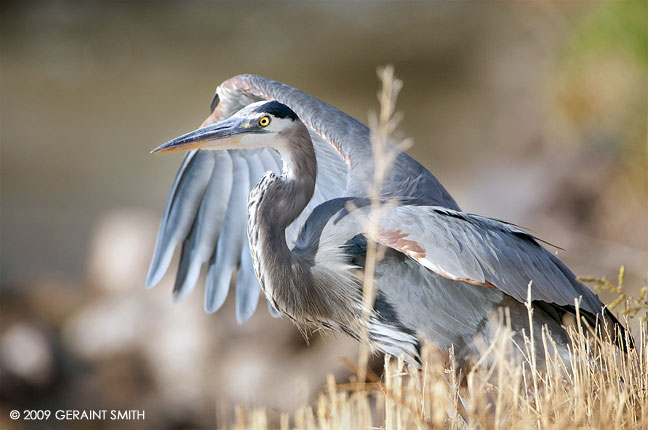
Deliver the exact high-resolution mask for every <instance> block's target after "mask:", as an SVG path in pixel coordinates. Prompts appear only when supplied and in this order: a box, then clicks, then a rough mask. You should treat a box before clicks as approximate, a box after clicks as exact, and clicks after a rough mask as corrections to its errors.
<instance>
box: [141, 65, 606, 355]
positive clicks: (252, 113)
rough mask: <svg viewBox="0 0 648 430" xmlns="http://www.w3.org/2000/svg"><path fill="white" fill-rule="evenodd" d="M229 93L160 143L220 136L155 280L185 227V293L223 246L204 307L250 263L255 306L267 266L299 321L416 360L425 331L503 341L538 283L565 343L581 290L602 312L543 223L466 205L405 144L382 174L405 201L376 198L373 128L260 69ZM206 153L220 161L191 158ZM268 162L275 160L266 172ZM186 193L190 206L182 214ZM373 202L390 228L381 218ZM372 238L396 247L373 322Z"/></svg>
mask: <svg viewBox="0 0 648 430" xmlns="http://www.w3.org/2000/svg"><path fill="white" fill-rule="evenodd" d="M232 86H235V88H236V90H234V89H232ZM237 91H238V92H237ZM234 93H236V95H233V94H234ZM218 94H219V96H220V98H221V104H218V105H217V107H216V108H215V109H214V113H213V115H212V117H210V118H208V121H206V123H205V125H206V126H205V127H204V128H201V129H199V130H197V131H195V132H191V133H188V134H186V135H184V136H181V137H180V138H178V139H174V140H172V141H170V142H168V143H167V144H165V145H162V146H161V147H160V148H158V149H157V151H161V152H164V151H170V150H182V149H184V150H186V149H195V148H207V149H213V150H218V151H198V152H196V151H194V152H192V153H190V155H189V156H188V157H187V159H186V160H185V164H184V166H183V168H181V174H180V175H179V178H178V179H176V184H175V186H174V190H173V192H172V198H171V199H170V201H169V204H168V206H167V214H166V216H165V219H164V220H163V223H162V227H161V231H160V237H159V241H158V247H157V249H156V255H155V256H154V261H153V264H152V267H151V273H150V274H149V283H154V281H155V280H156V279H159V277H160V276H161V274H160V273H163V271H164V269H166V266H165V265H168V260H169V258H170V256H169V255H170V253H169V248H170V250H171V251H172V250H173V247H172V246H170V244H173V243H174V242H178V240H179V239H178V238H181V239H182V240H184V241H185V242H184V245H183V253H182V257H181V270H180V272H179V275H178V280H179V282H177V283H176V288H175V291H176V293H177V294H178V295H183V294H186V292H187V291H188V290H189V289H191V287H193V283H195V278H196V277H197V274H196V273H197V272H196V268H197V269H198V270H199V269H200V265H201V264H202V262H204V261H207V260H210V268H209V272H208V286H207V296H206V297H207V299H206V307H207V309H208V310H215V309H217V308H218V307H219V306H220V305H221V304H222V302H223V301H224V298H225V296H226V295H227V288H226V287H227V285H226V284H229V276H230V275H231V273H232V270H233V268H234V267H236V266H238V267H239V270H238V277H237V316H239V319H240V320H241V319H244V318H245V317H248V316H249V314H251V312H250V309H251V310H252V311H253V310H254V307H255V306H256V299H257V297H258V286H257V284H256V280H257V279H258V281H259V283H260V286H261V289H262V290H263V291H264V293H265V295H266V297H267V298H268V300H269V302H270V303H271V304H272V306H273V307H274V308H275V309H277V310H279V311H280V312H281V313H283V314H285V315H287V316H288V317H290V318H291V319H293V320H294V321H295V322H296V323H297V324H299V325H300V326H308V327H313V328H330V329H335V330H339V331H343V332H345V333H348V334H349V335H351V336H353V337H355V338H357V339H359V340H361V341H365V342H368V343H370V344H371V345H372V346H374V347H376V348H378V349H381V350H383V351H384V352H386V353H390V354H395V355H398V354H404V355H405V356H406V357H407V358H408V359H409V360H410V361H416V360H418V359H419V358H420V357H419V353H420V346H421V343H422V341H423V340H424V339H428V340H430V341H431V342H432V343H433V344H435V345H436V346H437V347H438V348H439V349H441V350H444V351H447V349H448V348H449V347H450V346H454V347H455V350H456V351H458V357H459V359H460V360H462V359H463V358H465V357H467V356H468V355H470V354H472V353H474V352H475V349H476V345H475V343H474V342H475V339H478V338H479V339H483V340H485V341H486V342H488V341H489V339H490V338H491V336H492V335H493V333H494V330H495V329H496V325H495V326H494V325H493V324H494V323H493V317H494V315H497V314H498V311H499V309H501V308H503V307H506V308H508V309H509V311H510V313H511V321H510V323H511V326H512V328H513V329H514V330H517V331H518V332H519V331H521V330H522V329H525V328H526V329H527V333H528V318H527V317H526V315H527V309H526V307H525V306H524V301H525V300H526V298H527V288H528V285H529V283H531V285H532V296H531V297H532V301H533V307H534V313H535V315H534V317H535V319H534V324H537V325H538V330H536V333H539V332H540V330H539V328H540V326H542V325H546V326H548V328H549V330H550V331H551V332H552V334H553V335H554V336H557V337H558V338H559V339H561V341H560V342H559V345H564V344H565V343H566V337H565V333H564V331H563V329H562V328H561V327H560V324H561V318H562V316H563V315H564V314H565V313H566V312H567V313H569V312H572V310H573V309H572V308H571V307H572V306H573V304H574V300H575V299H580V300H581V309H582V312H584V313H585V314H586V315H589V316H591V317H593V318H595V317H596V316H597V315H602V313H603V312H604V309H603V304H602V303H601V302H600V300H599V299H598V297H596V295H594V294H593V293H592V292H591V291H590V290H588V289H587V288H586V287H585V286H584V285H582V284H580V283H579V282H578V281H577V280H576V278H575V276H574V274H573V273H572V272H571V271H569V269H568V268H567V267H566V266H565V265H564V264H562V263H561V262H560V260H558V259H557V258H556V257H555V256H554V255H552V254H551V253H549V252H548V251H547V250H546V249H544V248H543V247H542V246H541V245H540V244H539V243H538V241H537V240H536V239H535V238H534V237H532V236H531V235H529V234H527V233H525V232H523V231H521V230H519V229H517V228H516V227H514V226H511V225H509V224H506V223H503V222H500V221H496V220H492V219H488V218H484V217H479V216H475V215H470V214H466V213H463V212H460V211H459V208H458V206H457V205H456V203H455V202H454V200H453V199H452V198H451V197H450V195H449V194H448V193H447V191H446V190H445V189H444V188H443V187H442V186H441V184H440V183H439V182H438V181H437V180H436V178H434V176H432V174H430V173H429V172H428V171H427V170H426V169H425V168H423V167H422V166H421V165H420V164H419V163H417V162H416V161H415V160H413V159H412V158H410V157H409V156H407V155H406V154H404V153H400V154H399V155H398V156H397V157H396V158H395V162H394V164H393V165H392V166H391V168H390V170H389V172H388V174H387V176H386V179H385V181H384V183H383V186H382V188H381V190H380V191H381V195H382V196H384V197H385V198H387V197H388V198H390V199H392V200H394V199H395V200H396V201H397V202H398V204H396V205H393V204H390V205H384V206H381V207H380V208H379V209H378V210H376V208H373V209H372V208H371V206H370V205H369V200H368V198H367V190H366V189H364V187H365V186H366V180H367V179H368V178H371V177H372V172H373V168H374V165H375V160H374V159H373V156H372V152H371V146H370V144H369V137H368V130H367V129H366V127H364V126H363V125H362V124H360V123H358V122H357V121H355V120H353V119H352V118H350V117H348V116H347V115H345V114H343V113H342V112H339V111H337V110H336V109H334V108H332V107H330V106H328V105H325V104H323V103H322V102H319V101H318V100H316V99H313V98H312V97H310V96H307V95H305V94H303V93H301V92H299V91H297V90H294V89H292V88H290V87H287V86H285V85H283V84H279V83H276V82H273V81H268V80H265V79H264V78H260V77H254V76H243V77H237V78H233V79H232V80H230V81H227V82H225V83H224V84H223V85H222V86H221V87H220V89H219V93H218ZM253 97H256V98H274V99H277V100H280V101H281V102H282V103H279V102H277V101H271V102H264V101H261V102H253V101H254V98H253ZM241 105H242V106H241ZM240 107H242V109H241V110H240V111H236V110H237V109H236V108H240ZM291 108H292V109H291ZM214 116H218V117H220V118H214ZM218 120H220V121H218ZM268 148H270V151H269V150H268ZM205 154H210V155H209V157H211V158H207V156H206V155H205ZM211 154H221V155H220V156H212V155H211ZM222 154H225V155H222ZM277 155H279V156H280V160H278V157H277ZM279 161H281V164H282V165H283V169H282V172H281V173H280V174H279V172H278V169H277V167H278V166H279ZM199 162H201V163H205V165H206V166H208V167H209V166H211V168H212V169H215V168H216V167H219V168H220V169H222V170H218V171H217V170H212V171H209V169H208V168H203V169H199V168H196V167H195V164H194V165H193V167H192V163H196V164H197V163H199ZM205 170H206V171H207V172H206V173H205ZM264 170H270V172H267V173H265V175H263V177H261V175H262V172H263V171H264ZM273 171H274V173H273ZM210 176H211V177H210ZM187 178H188V179H187ZM196 182H199V183H200V184H203V185H202V186H201V187H199V188H201V189H202V190H201V192H196V191H195V190H194V189H192V188H191V187H190V185H191V184H192V183H193V184H195V183H196ZM256 182H258V185H256V186H255V187H254V189H253V190H252V191H251V192H250V194H249V200H248V204H247V212H248V213H247V236H248V238H249V242H248V241H247V240H245V236H244V235H245V230H244V227H242V226H241V224H242V223H243V222H244V219H245V213H244V208H245V200H244V199H243V198H242V197H241V196H243V197H246V194H247V190H249V187H250V186H252V185H253V184H254V183H256ZM223 183H224V184H223ZM212 192H213V193H214V194H212ZM217 193H221V194H225V196H224V197H225V198H223V197H222V196H221V203H220V204H214V199H215V198H216V197H215V196H216V194H217ZM197 196H198V197H197ZM210 199H211V200H210ZM188 202H190V203H188ZM174 206H175V207H174ZM187 206H189V207H190V208H191V209H190V210H189V211H188V212H189V213H190V215H189V216H186V215H185V216H184V218H183V216H182V215H183V214H182V213H181V212H182V210H181V209H185V211H186V207H187ZM178 208H180V209H178ZM174 209H175V210H176V211H175V212H174ZM372 217H373V218H374V219H375V220H376V222H377V229H375V230H368V229H367V228H366V226H367V220H368V219H369V218H372ZM178 225H180V226H181V228H179V227H178ZM372 232H373V233H372ZM368 240H373V241H376V242H377V243H378V244H380V246H382V247H383V248H384V251H385V252H384V258H382V259H380V260H379V261H378V262H377V264H376V268H375V287H376V301H375V305H374V307H373V309H371V310H370V317H369V319H368V323H367V322H366V321H365V320H364V319H363V318H362V313H363V310H364V308H363V304H362V295H363V291H362V288H363V287H362V278H361V275H360V274H359V273H361V271H362V269H363V268H364V266H365V256H366V250H367V241H368ZM167 257H168V258H167ZM161 267H162V269H160V268H161ZM252 270H254V273H255V274H256V276H254V275H253V274H251V271H252ZM255 288H256V289H255ZM607 318H611V321H613V322H616V320H614V317H613V316H611V315H609V314H608V316H607ZM366 324H368V327H363V326H364V325H366ZM495 324H496V323H495ZM364 328H368V336H369V337H368V338H365V337H363V333H364Z"/></svg>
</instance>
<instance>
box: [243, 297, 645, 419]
mask: <svg viewBox="0 0 648 430" xmlns="http://www.w3.org/2000/svg"><path fill="white" fill-rule="evenodd" d="M642 312H644V313H645V312H646V308H645V307H644V308H643V309H642ZM569 334H570V339H571V341H570V351H571V356H570V357H569V359H568V361H563V360H562V359H561V358H559V357H557V356H555V355H552V353H551V352H550V351H553V349H551V342H552V340H551V338H550V337H549V336H548V335H547V333H543V344H542V345H532V344H531V342H527V343H526V345H524V347H523V349H524V354H523V355H524V357H525V358H524V359H522V360H521V361H519V362H511V360H510V355H509V354H508V352H509V351H510V350H511V349H512V348H516V347H517V346H516V345H514V344H513V341H512V338H511V332H510V331H507V330H502V331H501V332H500V333H499V335H498V336H497V339H496V341H495V342H493V343H492V344H491V346H490V347H489V348H488V349H487V350H485V351H484V352H483V353H482V355H481V357H480V358H479V360H478V361H477V363H476V364H475V365H474V366H473V367H472V368H471V369H470V370H469V371H468V373H467V374H466V375H463V374H461V373H460V372H458V371H456V370H454V367H453V366H452V352H451V351H450V354H449V357H450V358H449V360H448V359H444V358H443V357H439V356H437V355H436V354H435V353H434V352H432V351H433V350H432V349H431V348H426V350H425V352H424V356H425V361H424V366H423V368H422V369H413V368H407V367H406V366H404V364H403V361H402V359H390V358H387V357H386V358H385V366H384V374H383V376H382V378H378V377H376V376H375V375H371V374H370V373H369V374H368V379H369V381H370V382H367V383H360V382H358V381H357V380H351V381H350V382H348V383H336V382H335V381H334V379H333V377H332V376H331V377H329V380H328V384H327V386H326V388H325V389H324V391H323V392H322V393H321V394H320V396H319V398H318V400H317V403H316V405H314V406H307V407H304V408H301V409H299V410H297V411H296V412H295V413H294V414H293V416H292V417H290V416H289V415H288V414H285V415H282V419H281V428H282V429H289V428H296V429H367V428H384V429H386V430H387V429H398V430H401V429H445V428H448V429H462V428H467V429H477V428H480V429H485V428H488V429H566V428H597V429H635V428H648V412H646V411H647V410H648V409H647V407H648V398H647V393H648V391H647V390H648V354H647V351H648V349H646V347H647V346H648V344H647V341H646V323H645V322H644V321H640V323H639V330H638V332H637V333H636V335H635V339H634V340H635V348H634V349H631V350H629V351H628V352H623V351H621V350H620V349H619V348H617V347H616V346H615V345H613V344H611V343H609V342H606V341H604V340H602V338H601V336H600V335H598V334H597V333H595V331H594V330H593V329H592V328H590V327H587V326H586V325H584V324H576V325H575V326H573V327H571V328H569ZM535 348H540V349H541V350H544V351H545V352H546V354H547V357H549V359H548V360H547V362H546V364H545V366H544V367H542V368H535V366H534V365H533V363H532V359H531V358H529V357H533V356H534V354H533V353H532V352H533V350H534V349H535ZM486 363H487V364H486ZM237 415H238V423H237V426H236V428H239V429H266V428H268V426H267V420H266V414H265V410H264V409H257V410H253V411H249V412H248V413H244V412H243V411H242V410H239V413H238V414H237Z"/></svg>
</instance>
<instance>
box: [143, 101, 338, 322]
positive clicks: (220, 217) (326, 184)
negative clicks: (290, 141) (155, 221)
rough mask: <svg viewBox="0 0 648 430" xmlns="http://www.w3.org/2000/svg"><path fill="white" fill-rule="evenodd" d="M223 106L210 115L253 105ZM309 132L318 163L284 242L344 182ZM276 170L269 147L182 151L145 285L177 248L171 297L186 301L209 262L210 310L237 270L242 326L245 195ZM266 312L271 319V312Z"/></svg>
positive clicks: (250, 300) (246, 274)
mask: <svg viewBox="0 0 648 430" xmlns="http://www.w3.org/2000/svg"><path fill="white" fill-rule="evenodd" d="M225 100H227V102H226V103H223V106H221V108H220V110H219V109H218V107H217V108H216V110H215V111H214V113H213V114H212V117H213V116H214V115H218V116H219V118H222V117H225V116H228V115H231V114H232V113H234V112H236V111H237V110H239V109H240V108H242V107H243V106H245V105H246V104H248V103H251V102H254V101H256V100H257V99H256V98H251V97H248V96H245V95H241V94H239V95H238V97H233V98H232V97H230V98H226V99H225ZM218 106H220V105H218ZM226 107H229V108H227V109H226ZM212 120H213V121H215V120H217V118H213V119H212ZM309 131H310V133H311V138H312V140H313V146H314V148H315V153H316V157H317V162H318V175H317V183H316V186H315V193H314V196H313V198H312V200H311V202H310V203H309V204H308V206H307V207H306V209H305V210H304V212H303V214H302V215H301V216H300V217H299V218H298V219H297V220H295V222H293V223H292V224H291V225H290V226H289V227H288V229H287V231H286V236H287V240H288V243H289V244H292V243H293V242H294V240H295V238H296V236H297V232H298V230H299V226H300V225H301V223H302V222H303V221H304V219H305V218H306V217H307V216H308V215H309V214H310V211H311V210H312V208H313V207H315V206H317V205H318V204H320V203H322V202H323V201H325V200H328V199H331V198H333V197H337V196H339V195H342V194H343V193H344V190H345V189H346V185H347V181H348V179H347V178H348V168H347V165H346V163H345V162H344V161H343V160H342V159H341V157H340V155H339V153H338V152H337V151H336V150H335V149H333V147H332V146H331V145H330V144H329V143H328V142H327V141H325V140H324V139H323V138H322V137H321V136H320V135H319V134H317V133H315V132H314V131H313V130H312V129H309ZM281 168H282V162H281V158H280V157H279V154H278V153H277V152H276V151H274V150H272V149H269V148H266V149H255V150H229V151H209V150H198V151H191V152H189V153H188V154H187V155H186V156H185V159H184V161H183V163H182V165H181V167H180V170H179V171H178V174H177V176H176V179H175V181H174V184H173V186H172V188H171V193H170V195H169V199H168V201H167V205H166V208H165V211H164V216H163V218H162V221H161V224H160V230H159V233H158V239H157V244H156V247H155V252H154V255H153V259H152V262H151V266H150V268H149V273H148V276H147V280H146V285H147V286H149V287H151V286H153V285H155V284H157V283H158V282H159V281H160V279H161V278H162V276H163V275H164V273H165V272H166V270H167V269H168V267H169V265H170V262H171V259H172V256H173V252H174V249H175V248H176V247H177V246H178V245H182V252H181V256H180V262H179V266H178V273H177V275H176V282H175V286H174V298H175V299H176V300H179V299H182V298H183V297H185V296H186V295H187V294H188V293H189V292H190V291H191V290H192V289H193V288H194V286H195V285H196V283H197V281H198V277H199V275H200V270H201V267H202V266H203V265H204V264H205V263H209V270H208V275H207V290H206V296H205V309H206V310H207V311H208V312H215V311H216V310H218V309H219V308H220V307H221V306H222V304H223V303H224V301H225V299H226V298H227V295H228V291H229V284H230V280H231V277H232V274H233V272H234V270H235V269H238V271H237V277H236V295H237V301H236V316H237V320H238V321H239V322H243V321H245V320H247V319H248V318H249V317H250V316H251V315H252V314H253V313H254V310H255V309H256V306H257V303H258V297H259V292H260V288H259V284H258V280H257V278H256V276H255V274H254V268H253V266H252V259H251V256H250V250H249V244H248V240H247V236H246V232H247V222H246V221H247V197H248V194H249V192H250V189H251V188H252V187H253V186H255V185H256V184H257V182H258V181H259V180H260V179H261V177H262V176H263V173H264V172H265V171H268V170H271V171H273V172H275V173H278V172H280V171H281ZM271 313H272V314H273V315H275V316H276V315H277V312H276V310H273V309H271Z"/></svg>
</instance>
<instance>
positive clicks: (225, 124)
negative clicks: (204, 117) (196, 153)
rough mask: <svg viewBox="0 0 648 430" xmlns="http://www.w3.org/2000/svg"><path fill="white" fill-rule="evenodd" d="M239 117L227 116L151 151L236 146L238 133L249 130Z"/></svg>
mask: <svg viewBox="0 0 648 430" xmlns="http://www.w3.org/2000/svg"><path fill="white" fill-rule="evenodd" d="M245 125H246V124H244V122H243V121H242V120H241V119H240V118H228V119H226V120H223V121H220V122H217V123H216V124H211V125H208V126H206V127H202V128H199V129H198V130H195V131H192V132H189V133H187V134H183V135H182V136H180V137H176V138H175V139H173V140H170V141H168V142H167V143H164V144H162V145H160V146H158V147H157V148H155V149H154V150H153V151H151V153H162V152H176V151H189V150H191V149H204V148H214V147H218V148H222V149H232V148H235V147H236V146H237V143H238V142H239V139H240V135H241V134H242V133H246V132H249V131H250V130H249V126H248V127H246V126H245Z"/></svg>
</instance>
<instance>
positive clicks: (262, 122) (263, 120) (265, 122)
mask: <svg viewBox="0 0 648 430" xmlns="http://www.w3.org/2000/svg"><path fill="white" fill-rule="evenodd" d="M268 124H270V117H269V116H264V117H262V118H261V119H260V120H259V125H260V126H261V127H267V126H268Z"/></svg>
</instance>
